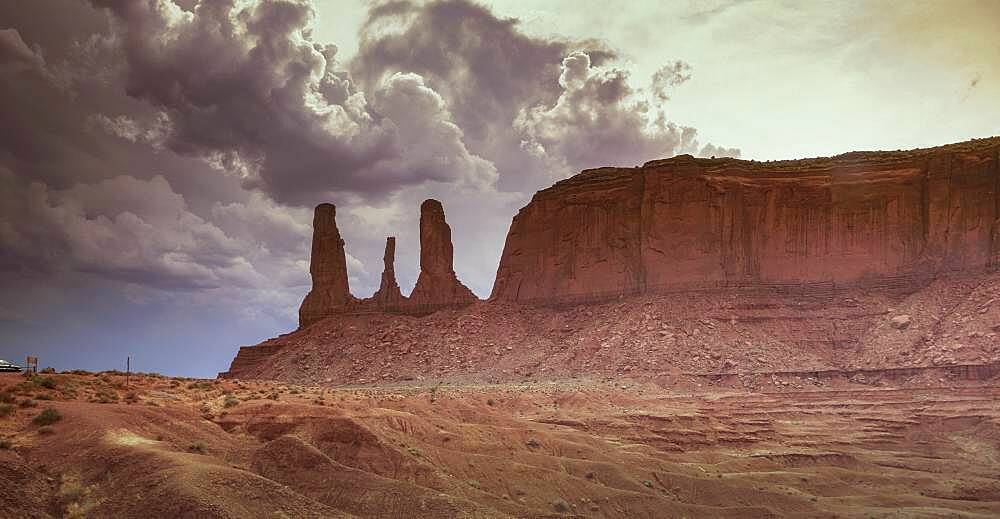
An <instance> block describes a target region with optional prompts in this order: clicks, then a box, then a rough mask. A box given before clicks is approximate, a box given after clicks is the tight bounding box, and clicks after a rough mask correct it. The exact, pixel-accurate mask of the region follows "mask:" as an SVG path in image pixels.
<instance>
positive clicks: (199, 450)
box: [188, 442, 205, 454]
mask: <svg viewBox="0 0 1000 519" xmlns="http://www.w3.org/2000/svg"><path fill="white" fill-rule="evenodd" d="M188 450H189V451H191V452H194V453H196V454H204V453H205V444H204V443H202V442H194V443H192V444H191V445H188Z"/></svg>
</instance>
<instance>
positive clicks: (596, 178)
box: [491, 138, 1000, 303]
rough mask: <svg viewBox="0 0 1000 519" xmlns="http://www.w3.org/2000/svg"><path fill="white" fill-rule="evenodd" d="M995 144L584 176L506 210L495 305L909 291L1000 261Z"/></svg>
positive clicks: (681, 164) (663, 163)
mask: <svg viewBox="0 0 1000 519" xmlns="http://www.w3.org/2000/svg"><path fill="white" fill-rule="evenodd" d="M998 150H1000V139H998V138H992V139H981V140H976V141H970V142H966V143H960V144H954V145H950V146H943V147H939V148H932V149H926V150H913V151H906V152H854V153H848V154H844V155H840V156H837V157H832V158H822V159H807V160H789V161H778V162H770V163H761V162H753V161H745V160H737V159H695V158H693V157H691V156H689V155H683V156H679V157H674V158H672V159H667V160H658V161H653V162H649V163H647V164H645V165H643V166H642V167H638V168H601V169H595V170H587V171H584V172H582V173H580V174H579V175H576V176H574V177H572V178H570V179H567V180H564V181H562V182H559V183H557V184H556V185H554V186H552V187H551V188H548V189H545V190H542V191H540V192H538V193H537V194H536V195H535V197H534V198H533V199H532V201H531V202H530V203H529V204H528V205H527V206H525V207H524V208H523V209H522V210H521V211H520V212H519V213H518V214H517V216H515V217H514V221H513V223H512V224H511V228H510V231H509V233H508V235H507V241H506V245H505V247H504V252H503V255H502V257H501V260H500V266H499V268H498V270H497V279H496V282H495V284H494V287H493V294H492V296H491V299H493V300H503V301H521V302H529V301H532V302H539V303H573V302H586V301H594V300H602V299H608V298H610V297H615V296H619V295H629V294H639V293H648V292H664V291H682V290H705V289H714V288H726V287H748V288H770V289H793V288H794V289H796V290H810V289H815V288H823V287H837V286H852V285H879V286H886V285H890V286H892V285H899V286H914V285H918V284H920V283H922V282H923V281H924V280H927V279H929V278H932V277H934V276H935V275H937V274H938V273H942V272H947V271H956V270H980V271H982V270H984V269H989V268H994V267H996V266H997V264H998V261H1000V239H998V237H1000V228H998V227H1000V177H998V164H997V161H998V159H997V152H998Z"/></svg>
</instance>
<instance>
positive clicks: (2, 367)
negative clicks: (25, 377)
mask: <svg viewBox="0 0 1000 519" xmlns="http://www.w3.org/2000/svg"><path fill="white" fill-rule="evenodd" d="M0 371H13V372H15V373H20V372H21V366H18V365H17V364H11V363H10V362H7V361H6V360H2V359H0Z"/></svg>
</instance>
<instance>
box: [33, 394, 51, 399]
mask: <svg viewBox="0 0 1000 519" xmlns="http://www.w3.org/2000/svg"><path fill="white" fill-rule="evenodd" d="M35 400H52V397H51V396H50V395H48V394H45V393H39V394H37V395H35Z"/></svg>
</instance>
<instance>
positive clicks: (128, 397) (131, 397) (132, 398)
mask: <svg viewBox="0 0 1000 519" xmlns="http://www.w3.org/2000/svg"><path fill="white" fill-rule="evenodd" d="M138 401H139V395H137V394H136V392H135V391H129V392H128V393H125V402H126V403H129V404H134V403H136V402H138Z"/></svg>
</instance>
